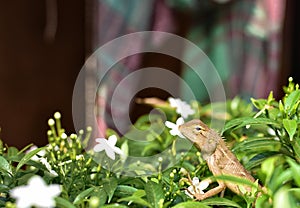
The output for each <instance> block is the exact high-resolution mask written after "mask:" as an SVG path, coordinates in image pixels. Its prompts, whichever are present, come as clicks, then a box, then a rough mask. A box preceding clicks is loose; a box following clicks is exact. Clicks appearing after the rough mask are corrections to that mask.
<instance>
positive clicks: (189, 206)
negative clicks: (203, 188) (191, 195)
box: [173, 202, 210, 208]
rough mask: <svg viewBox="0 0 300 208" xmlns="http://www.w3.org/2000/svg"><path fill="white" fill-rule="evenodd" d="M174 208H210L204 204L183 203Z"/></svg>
mask: <svg viewBox="0 0 300 208" xmlns="http://www.w3.org/2000/svg"><path fill="white" fill-rule="evenodd" d="M173 208H210V206H207V205H205V204H203V203H202V202H182V203H180V204H177V205H175V206H174V207H173Z"/></svg>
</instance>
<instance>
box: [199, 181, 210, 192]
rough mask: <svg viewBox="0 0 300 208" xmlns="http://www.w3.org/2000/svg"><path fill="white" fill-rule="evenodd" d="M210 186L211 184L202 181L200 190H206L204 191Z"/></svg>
mask: <svg viewBox="0 0 300 208" xmlns="http://www.w3.org/2000/svg"><path fill="white" fill-rule="evenodd" d="M208 186H209V183H208V181H205V180H204V181H201V182H200V183H199V189H200V190H204V189H206V188H207V187H208Z"/></svg>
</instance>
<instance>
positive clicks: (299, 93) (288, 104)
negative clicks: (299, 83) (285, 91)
mask: <svg viewBox="0 0 300 208" xmlns="http://www.w3.org/2000/svg"><path fill="white" fill-rule="evenodd" d="M299 100H300V90H295V91H293V92H291V94H289V95H288V96H287V97H286V98H285V100H284V108H285V110H288V112H290V111H291V109H292V108H293V107H294V106H295V105H296V104H297V102H298V101H299Z"/></svg>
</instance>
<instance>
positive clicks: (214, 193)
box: [194, 179, 226, 201]
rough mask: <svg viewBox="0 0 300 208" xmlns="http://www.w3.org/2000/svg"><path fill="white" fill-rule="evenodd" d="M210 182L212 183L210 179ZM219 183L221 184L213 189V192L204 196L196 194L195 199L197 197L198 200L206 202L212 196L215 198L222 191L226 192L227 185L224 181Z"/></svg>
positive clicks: (210, 191) (208, 192)
mask: <svg viewBox="0 0 300 208" xmlns="http://www.w3.org/2000/svg"><path fill="white" fill-rule="evenodd" d="M208 180H209V181H210V183H211V182H212V181H211V180H210V179H208ZM217 182H218V184H219V185H218V186H217V187H215V188H213V189H211V190H209V191H207V192H205V193H204V194H200V193H195V194H194V197H195V198H196V199H197V200H199V201H201V200H204V199H206V198H209V197H212V196H214V195H216V194H218V193H220V192H221V191H223V190H225V188H226V185H225V183H224V182H222V181H217Z"/></svg>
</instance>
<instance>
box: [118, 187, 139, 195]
mask: <svg viewBox="0 0 300 208" xmlns="http://www.w3.org/2000/svg"><path fill="white" fill-rule="evenodd" d="M136 191H137V189H136V188H134V187H132V186H127V185H118V187H117V189H116V191H115V196H117V197H126V196H131V195H133V193H134V192H136Z"/></svg>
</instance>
